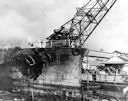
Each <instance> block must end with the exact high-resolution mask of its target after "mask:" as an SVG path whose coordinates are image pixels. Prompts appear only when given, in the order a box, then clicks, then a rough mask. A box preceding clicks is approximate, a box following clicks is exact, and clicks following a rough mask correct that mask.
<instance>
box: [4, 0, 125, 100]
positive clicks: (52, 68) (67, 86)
mask: <svg viewBox="0 0 128 101" xmlns="http://www.w3.org/2000/svg"><path fill="white" fill-rule="evenodd" d="M115 3H116V0H89V1H88V2H87V3H86V4H85V5H83V6H82V7H80V8H77V12H76V14H75V15H74V17H73V18H72V19H71V20H69V21H68V22H66V23H65V24H63V25H62V26H60V28H58V29H55V30H54V33H53V34H52V35H50V36H49V37H47V42H46V45H45V47H35V48H24V49H23V48H19V47H16V48H13V49H9V50H7V51H6V55H5V60H4V62H5V63H9V64H10V66H11V68H12V69H13V74H14V75H15V76H13V77H14V78H15V79H16V80H15V82H14V84H15V85H16V86H17V87H19V88H20V87H21V88H22V90H24V91H27V92H32V94H33V93H34V94H37V95H38V94H39V95H42V96H43V95H44V94H49V95H55V96H58V95H60V96H61V97H62V98H64V99H66V100H70V99H73V101H80V100H81V101H93V100H94V101H104V100H105V101H106V100H107V101H126V99H127V98H126V96H125V97H124V95H126V93H124V92H125V91H127V82H126V78H127V75H122V74H121V68H120V67H121V66H122V65H123V64H120V66H117V65H113V64H107V65H106V67H103V66H101V67H98V68H97V69H95V70H93V71H92V70H90V69H89V68H87V69H86V70H85V72H84V73H82V69H83V68H84V67H83V63H84V62H83V61H84V58H85V57H88V53H89V49H87V48H86V47H85V48H84V43H85V42H86V41H87V39H88V38H89V37H90V35H91V34H92V33H93V32H94V30H95V29H96V27H97V26H98V25H99V24H100V22H101V21H102V20H103V18H104V17H105V16H106V14H107V13H108V12H109V10H110V9H111V8H112V7H113V5H114V4H115ZM40 43H41V44H42V42H40ZM29 44H30V45H31V46H34V44H33V43H29ZM111 67H114V69H115V71H116V72H113V70H112V68H111ZM104 68H105V69H104ZM108 68H109V69H111V71H112V72H113V74H110V73H108V72H107V71H106V70H107V69H108ZM15 71H16V72H15ZM101 71H103V72H104V74H103V73H101ZM17 72H18V73H20V74H21V75H20V76H17V75H16V74H17ZM124 76H125V77H124ZM21 78H23V79H24V80H20V81H18V80H19V79H21ZM122 78H123V79H122ZM17 89H18V88H17ZM20 90H21V89H20Z"/></svg>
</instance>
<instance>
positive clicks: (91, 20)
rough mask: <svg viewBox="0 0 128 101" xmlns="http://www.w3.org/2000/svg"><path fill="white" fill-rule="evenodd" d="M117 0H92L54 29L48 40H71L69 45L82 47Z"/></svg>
mask: <svg viewBox="0 0 128 101" xmlns="http://www.w3.org/2000/svg"><path fill="white" fill-rule="evenodd" d="M116 1H117V0H90V1H89V2H88V3H87V4H86V5H84V6H82V7H81V8H77V12H76V14H75V15H74V17H73V18H72V19H71V20H69V21H68V22H66V23H65V24H64V25H62V26H61V27H60V28H59V29H57V30H54V34H52V35H51V36H49V37H48V38H47V39H48V40H62V39H66V40H70V42H69V41H68V43H69V45H68V46H69V47H72V45H74V46H75V47H81V46H82V45H83V44H84V43H85V41H86V40H87V39H88V38H89V36H90V35H91V34H92V32H93V31H94V30H95V28H96V27H97V26H98V25H99V23H100V22H101V20H102V19H103V18H104V17H105V15H106V14H107V13H108V11H109V10H110V9H111V7H112V6H113V5H114V4H115V2H116Z"/></svg>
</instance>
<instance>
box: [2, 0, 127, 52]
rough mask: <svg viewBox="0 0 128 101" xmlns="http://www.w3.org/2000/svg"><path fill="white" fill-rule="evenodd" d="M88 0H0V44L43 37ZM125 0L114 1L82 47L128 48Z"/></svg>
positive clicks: (22, 41) (20, 42)
mask: <svg viewBox="0 0 128 101" xmlns="http://www.w3.org/2000/svg"><path fill="white" fill-rule="evenodd" d="M87 1H88V0H0V36H1V37H0V46H1V47H5V46H8V45H11V46H13V45H22V43H24V42H27V41H28V40H38V39H45V38H46V37H48V36H49V35H50V34H52V33H53V30H54V29H57V28H59V27H60V26H61V25H63V24H64V23H65V22H67V21H68V20H70V19H71V18H72V17H73V15H74V14H75V12H76V7H81V6H82V5H83V4H85V3H86V2H87ZM127 9H128V1H126V0H117V2H116V4H115V5H114V6H113V8H112V9H111V10H110V11H109V13H108V14H107V15H106V16H105V18H104V19H103V20H102V22H101V23H100V25H99V26H98V27H97V28H96V29H95V31H94V32H93V33H92V35H91V36H90V37H89V39H88V40H87V41H86V44H85V46H84V47H87V48H89V49H94V50H100V49H103V50H104V51H110V52H112V51H114V50H118V51H122V52H128V46H127V43H128V40H127V39H128V33H127V32H128V28H127V26H128V19H127V18H128V13H127Z"/></svg>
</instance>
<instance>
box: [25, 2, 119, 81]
mask: <svg viewBox="0 0 128 101" xmlns="http://www.w3.org/2000/svg"><path fill="white" fill-rule="evenodd" d="M116 1H117V0H89V1H88V2H87V4H85V5H83V6H82V7H80V8H77V12H76V14H75V15H74V17H73V18H72V19H71V20H69V21H67V22H66V23H65V24H63V25H62V26H60V28H58V29H55V30H54V33H53V34H52V35H50V36H49V37H47V40H48V41H47V42H46V47H45V48H36V49H32V50H31V51H32V52H30V53H31V54H30V53H29V54H27V55H26V54H25V55H24V57H25V61H26V64H27V66H28V67H29V68H23V69H25V72H24V71H23V72H24V74H26V75H30V78H34V80H36V79H37V77H38V76H39V75H40V74H41V73H42V71H41V70H42V68H44V69H45V68H47V67H48V65H49V64H52V65H53V64H56V65H57V66H58V67H59V65H60V61H62V62H63V63H64V62H65V61H68V59H69V57H70V55H71V54H72V55H73V56H77V55H80V54H83V50H84V49H82V46H83V45H84V43H85V42H86V40H87V39H88V38H89V36H90V35H91V34H92V33H93V31H94V30H95V28H96V27H97V26H98V25H99V23H100V22H101V21H102V19H103V18H104V17H105V15H106V14H107V13H108V12H109V10H110V9H111V8H112V6H113V5H114V4H115V2H116ZM56 47H57V48H56ZM58 47H62V48H58ZM63 47H64V48H63ZM65 48H66V49H65ZM59 49H60V50H59ZM66 50H67V52H65V51H66ZM68 50H69V51H68ZM70 53H71V54H70ZM63 57H65V60H64V58H63ZM67 58H68V59H67ZM28 71H30V72H29V73H28Z"/></svg>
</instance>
